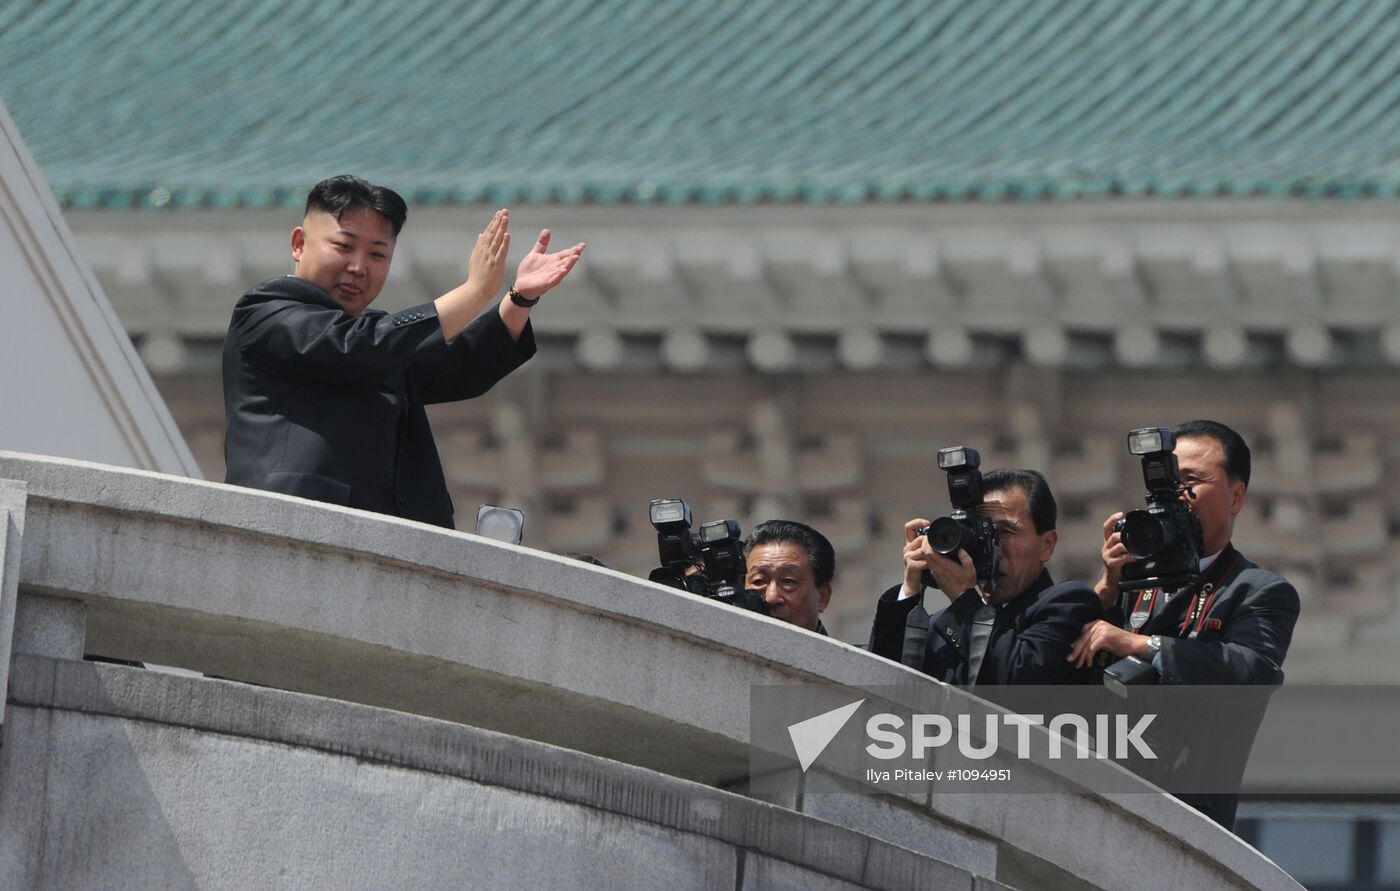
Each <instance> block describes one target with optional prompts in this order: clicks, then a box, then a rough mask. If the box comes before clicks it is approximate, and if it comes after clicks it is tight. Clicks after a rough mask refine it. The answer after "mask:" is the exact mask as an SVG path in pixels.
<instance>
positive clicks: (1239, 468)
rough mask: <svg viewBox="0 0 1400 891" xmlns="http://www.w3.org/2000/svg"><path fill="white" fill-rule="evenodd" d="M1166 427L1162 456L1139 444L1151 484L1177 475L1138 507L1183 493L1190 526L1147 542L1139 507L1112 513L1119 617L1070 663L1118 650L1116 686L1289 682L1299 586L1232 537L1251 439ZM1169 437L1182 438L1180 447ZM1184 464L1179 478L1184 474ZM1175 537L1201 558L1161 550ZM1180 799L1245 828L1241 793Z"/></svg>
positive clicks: (1102, 591)
mask: <svg viewBox="0 0 1400 891" xmlns="http://www.w3.org/2000/svg"><path fill="white" fill-rule="evenodd" d="M1155 429H1156V428H1144V429H1143V430H1141V431H1133V434H1130V437H1129V440H1130V448H1132V443H1133V437H1134V436H1135V435H1139V434H1142V435H1145V436H1146V435H1148V434H1151V432H1152V431H1154V430H1155ZM1157 435H1158V442H1159V446H1157V447H1158V448H1161V451H1160V452H1153V451H1152V450H1151V449H1152V448H1153V446H1151V445H1145V446H1143V447H1142V448H1132V451H1133V452H1134V453H1135V454H1140V455H1143V456H1144V458H1143V469H1144V476H1145V477H1146V478H1147V480H1148V486H1149V490H1151V489H1152V488H1153V480H1154V479H1167V480H1169V484H1168V485H1166V487H1165V489H1164V491H1163V492H1162V493H1161V494H1160V495H1158V496H1152V497H1156V501H1157V503H1156V504H1153V505H1150V506H1149V509H1148V510H1147V511H1134V512H1133V514H1140V515H1143V518H1145V519H1147V520H1149V521H1150V520H1151V519H1152V518H1151V517H1149V516H1146V515H1149V514H1152V513H1154V512H1155V513H1157V514H1158V515H1160V516H1166V515H1167V514H1168V513H1170V511H1169V510H1168V508H1175V509H1176V510H1177V511H1178V512H1180V509H1179V508H1176V501H1177V499H1179V502H1180V504H1184V505H1186V506H1188V507H1189V508H1190V510H1189V511H1184V512H1180V513H1182V514H1184V515H1185V516H1186V517H1187V520H1188V521H1189V523H1188V526H1187V527H1186V528H1185V530H1184V531H1183V532H1181V533H1176V534H1173V533H1172V532H1171V529H1172V528H1173V524H1171V523H1166V522H1165V521H1163V525H1162V527H1161V529H1162V531H1163V532H1165V533H1166V534H1165V535H1163V534H1160V533H1159V534H1158V535H1155V536H1154V535H1151V534H1149V535H1145V536H1140V537H1141V538H1142V539H1144V540H1143V541H1136V540H1135V539H1134V532H1135V531H1136V530H1135V527H1134V525H1133V522H1134V519H1135V518H1134V517H1133V515H1132V514H1130V515H1128V517H1127V518H1126V522H1125V517H1124V515H1123V514H1122V513H1115V514H1114V515H1113V516H1111V517H1109V518H1108V520H1107V521H1106V522H1105V523H1104V527H1103V528H1104V545H1103V551H1102V555H1103V563H1104V574H1103V577H1102V578H1101V579H1099V582H1098V584H1097V585H1096V586H1095V588H1096V590H1097V592H1098V594H1099V597H1100V598H1101V600H1102V603H1103V606H1104V608H1105V610H1107V611H1108V614H1107V615H1106V616H1105V618H1104V619H1102V620H1099V621H1096V622H1092V623H1090V624H1089V625H1087V626H1086V627H1085V628H1084V630H1083V632H1082V633H1081V634H1080V635H1079V639H1078V640H1077V641H1076V642H1075V644H1074V650H1073V652H1071V653H1070V655H1069V660H1070V662H1071V663H1072V664H1073V665H1075V666H1076V667H1085V666H1088V665H1090V664H1091V663H1093V662H1094V661H1095V657H1096V656H1098V655H1099V654H1101V653H1104V654H1109V655H1111V656H1112V657H1114V658H1113V659H1111V660H1107V661H1110V662H1113V664H1112V665H1110V666H1109V667H1108V669H1107V671H1106V672H1105V675H1106V679H1105V683H1109V684H1110V685H1111V684H1115V683H1116V684H1122V685H1130V684H1138V683H1161V684H1211V685H1226V684H1255V685H1265V686H1276V685H1278V684H1281V683H1283V660H1284V656H1285V655H1286V654H1287V652H1288V644H1289V642H1290V641H1291V640H1292V637H1293V626H1294V623H1296V622H1297V620H1298V612H1299V600H1298V592H1297V591H1296V590H1295V589H1294V587H1293V586H1292V585H1291V584H1289V583H1288V582H1287V581H1286V580H1284V579H1283V578H1281V577H1279V576H1278V575H1275V574H1274V573H1272V572H1269V571H1267V570H1264V569H1261V568H1260V567H1258V566H1257V565H1255V564H1254V563H1252V562H1250V561H1249V560H1248V559H1246V558H1245V556H1244V555H1243V554H1241V553H1240V552H1239V551H1237V550H1235V548H1234V546H1233V545H1232V544H1231V543H1230V539H1231V536H1232V534H1233V532H1234V526H1235V518H1236V517H1237V516H1238V515H1239V512H1240V509H1241V508H1242V507H1243V506H1244V499H1245V496H1246V493H1247V491H1248V487H1249V473H1250V455H1249V446H1248V445H1246V444H1245V441H1244V439H1243V437H1241V436H1240V435H1239V434H1238V433H1236V432H1235V431H1234V430H1231V429H1230V428H1229V427H1226V426H1225V425H1224V424H1220V423H1217V422H1215V421H1204V420H1200V421H1190V422H1188V423H1185V424H1182V425H1180V426H1178V427H1176V428H1174V429H1173V430H1166V431H1160V432H1158V434H1157ZM1149 438H1150V437H1149ZM1169 439H1174V440H1175V442H1174V444H1168V442H1167V440H1169ZM1157 456H1161V458H1160V461H1159V458H1158V457H1157ZM1154 461H1158V462H1159V463H1155V464H1154V463H1153V462H1154ZM1173 465H1175V467H1173ZM1177 470H1179V479H1178V478H1175V477H1174V471H1177ZM1176 525H1180V524H1179V523H1178V524H1176ZM1190 527H1194V528H1190ZM1141 529H1143V530H1146V531H1148V532H1151V531H1152V530H1153V529H1154V527H1153V525H1152V522H1146V523H1144V524H1142V525H1141ZM1172 539H1174V540H1178V541H1179V545H1180V547H1181V548H1184V549H1185V550H1186V551H1188V552H1189V553H1187V554H1186V557H1187V558H1189V559H1184V560H1179V559H1177V557H1175V556H1170V555H1168V556H1162V557H1159V556H1155V555H1153V554H1151V553H1150V551H1151V550H1152V546H1154V545H1157V544H1158V543H1160V546H1161V548H1162V549H1163V551H1162V553H1165V552H1166V551H1167V550H1170V549H1172V548H1175V547H1177V544H1174V543H1173V541H1170V540H1172ZM1197 539H1198V541H1197ZM1197 548H1198V550H1197ZM1135 552H1136V553H1135ZM1198 555H1199V556H1198ZM1177 563H1181V564H1182V566H1181V567H1176V566H1175V564H1177ZM1183 569H1184V572H1182V571H1180V570H1183ZM1180 797H1181V799H1182V800H1183V801H1185V802H1187V803H1188V804H1191V805H1193V806H1194V807H1196V808H1197V809H1198V810H1200V811H1202V812H1203V813H1205V814H1206V815H1207V816H1209V817H1211V818H1212V819H1214V820H1215V821H1217V822H1218V823H1220V824H1222V825H1223V826H1225V827H1226V828H1231V827H1233V825H1234V820H1235V809H1236V806H1237V804H1238V796H1237V795H1232V794H1222V793H1212V794H1198V795H1183V796H1180Z"/></svg>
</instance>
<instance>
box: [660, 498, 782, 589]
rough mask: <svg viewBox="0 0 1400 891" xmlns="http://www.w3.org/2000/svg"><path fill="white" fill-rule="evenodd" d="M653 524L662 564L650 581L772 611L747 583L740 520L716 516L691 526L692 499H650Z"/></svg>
mask: <svg viewBox="0 0 1400 891" xmlns="http://www.w3.org/2000/svg"><path fill="white" fill-rule="evenodd" d="M649 513H650V518H651V525H652V526H653V527H654V528H655V529H656V547H657V551H658V553H659V555H660V557H661V565H660V566H659V567H657V568H656V569H653V570H652V571H651V573H650V574H648V575H647V580H648V581H653V582H657V583H658V584H662V585H666V586H667V587H670V588H678V589H680V590H682V591H689V592H690V593H691V594H695V595H696V596H698V597H709V598H711V599H713V600H718V601H719V602H720V603H727V604H729V605H730V606H737V607H741V608H743V609H747V610H752V611H754V612H758V613H762V614H763V615H765V616H766V615H768V611H769V610H768V602H767V601H766V600H764V598H763V594H762V592H760V591H751V590H746V589H745V588H744V542H743V536H742V534H741V533H740V531H739V521H738V520H715V521H713V522H710V523H704V524H701V526H700V531H699V533H695V532H692V531H691V528H690V527H691V525H692V522H693V520H692V515H691V511H690V505H689V504H687V503H686V502H685V501H684V500H683V499H680V498H662V499H657V500H655V501H652V502H651V507H650V508H649Z"/></svg>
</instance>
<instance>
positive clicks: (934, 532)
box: [928, 517, 977, 557]
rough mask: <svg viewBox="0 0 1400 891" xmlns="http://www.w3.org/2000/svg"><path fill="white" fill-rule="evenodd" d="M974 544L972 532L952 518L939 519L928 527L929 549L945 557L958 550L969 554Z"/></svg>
mask: <svg viewBox="0 0 1400 891" xmlns="http://www.w3.org/2000/svg"><path fill="white" fill-rule="evenodd" d="M976 543H977V538H976V536H975V535H973V533H972V530H971V529H969V528H967V527H966V526H964V525H963V524H962V523H960V522H959V521H957V520H955V519H953V518H952V517H939V518H938V519H936V520H934V521H933V523H932V524H930V525H929V527H928V544H929V547H931V548H933V549H934V550H935V551H937V552H938V553H940V554H942V555H944V556H945V557H946V556H949V555H952V554H956V553H957V552H958V551H960V550H967V551H969V552H970V551H971V549H972V547H973V546H974V545H975V544H976Z"/></svg>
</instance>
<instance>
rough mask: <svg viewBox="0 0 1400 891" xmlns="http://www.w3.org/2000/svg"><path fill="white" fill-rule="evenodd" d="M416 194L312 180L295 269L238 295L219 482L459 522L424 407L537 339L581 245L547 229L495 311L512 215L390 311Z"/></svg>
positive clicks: (527, 352)
mask: <svg viewBox="0 0 1400 891" xmlns="http://www.w3.org/2000/svg"><path fill="white" fill-rule="evenodd" d="M407 216H408V208H407V206H406V205H405V204H404V201H403V199H402V198H400V197H399V196H398V195H397V194H396V193H394V192H393V191H391V190H389V189H386V188H383V187H382V186H374V185H371V184H369V183H367V182H365V181H364V180H362V179H359V178H357V177H353V176H336V177H332V178H330V179H326V180H323V181H321V182H319V183H317V184H316V185H315V186H314V187H313V188H312V189H311V192H310V194H309V195H308V196H307V199H306V213H305V216H304V218H303V220H302V224H301V225H300V226H297V227H296V228H295V229H293V230H292V238H291V253H292V259H293V260H294V261H295V262H296V267H295V270H294V272H293V273H292V275H289V276H284V277H282V278H276V279H272V280H271V281H267V282H263V283H262V284H261V285H258V286H257V287H255V288H253V289H252V290H250V291H248V292H247V293H246V294H244V295H243V297H242V299H240V300H239V301H238V304H237V306H236V307H235V308H234V311H233V319H232V321H231V322H230V323H229V329H228V333H227V335H226V336H225V338H224V352H223V377H224V413H225V418H226V421H227V429H226V433H225V439H224V458H225V462H226V465H227V468H228V472H227V476H226V478H225V480H226V482H229V483H234V484H236V485H241V486H250V487H253V488H257V489H266V490H268V491H272V492H281V493H284V494H287V495H298V496H301V497H303V498H312V499H316V500H318V501H327V502H331V503H334V504H340V505H345V506H348V507H355V508H360V509H362V510H371V511H377V512H379V513H384V514H391V515H393V516H398V517H404V518H406V519H411V520H420V521H422V522H425V523H432V524H435V525H438V526H446V527H448V528H451V527H452V513H453V509H452V501H451V498H450V497H449V496H448V493H447V484H446V481H445V480H444V478H443V472H442V465H441V462H440V461H439V458H438V453H437V447H436V445H435V443H434V442H433V435H432V430H431V429H430V428H429V426H428V417H427V413H426V412H425V411H424V408H423V407H424V406H425V405H428V404H430V403H435V402H449V401H454V400H459V399H470V398H472V397H474V396H479V395H481V394H482V393H485V392H486V391H487V390H489V389H490V388H491V387H492V386H493V385H494V384H495V383H496V382H497V381H499V380H500V379H501V378H503V377H505V376H506V375H507V374H509V373H510V372H511V371H513V370H515V369H516V368H518V367H519V366H520V365H521V364H522V363H524V362H525V361H526V360H527V359H529V358H530V356H532V355H533V354H534V352H535V341H534V335H533V333H532V331H531V328H530V307H532V306H534V305H535V303H536V302H538V301H539V298H540V296H541V295H543V294H544V293H545V292H547V291H549V290H550V289H551V288H553V287H554V286H555V285H557V284H558V283H559V282H560V281H562V280H563V278H564V276H565V275H567V274H568V272H569V270H570V269H572V268H573V266H574V264H575V263H576V262H577V261H578V258H579V255H580V254H581V252H582V251H583V247H584V246H583V245H582V244H577V245H574V246H573V247H571V248H567V249H565V250H563V251H559V252H557V253H553V254H550V253H546V249H547V247H548V245H549V231H548V230H545V231H544V232H541V233H540V237H539V239H538V240H537V241H536V243H535V246H534V247H533V248H532V249H531V250H530V252H529V253H527V254H526V255H525V258H524V259H523V260H521V262H520V265H519V267H518V268H517V270H516V280H515V286H514V287H513V288H511V290H510V292H509V295H508V298H509V299H506V300H502V301H501V302H500V304H499V306H498V307H497V308H496V310H495V311H492V312H486V313H484V314H483V313H482V310H484V309H486V307H487V306H488V304H490V302H491V301H492V300H494V299H495V297H496V295H497V293H499V291H500V289H501V285H502V283H503V280H504V276H505V263H506V255H507V252H508V250H509V248H510V235H509V214H508V212H507V211H505V210H500V211H497V212H496V214H495V215H494V216H493V217H492V218H491V222H490V223H489V224H488V225H487V226H486V229H485V230H484V231H482V232H481V233H480V235H479V236H478V237H477V239H476V244H475V246H474V247H473V249H472V252H471V258H470V260H469V263H468V276H467V280H466V281H465V282H463V283H462V284H461V285H459V286H457V287H456V288H453V289H452V290H451V291H449V292H447V293H446V294H444V295H442V296H441V297H439V298H437V299H436V300H434V301H432V302H431V303H424V304H422V305H420V306H415V307H411V308H409V309H405V310H401V311H399V312H396V313H394V314H392V315H390V314H387V313H384V312H382V311H379V310H372V309H370V308H369V306H370V304H371V303H373V302H374V300H375V298H376V297H378V296H379V292H380V290H381V289H382V288H383V287H384V282H385V279H386V278H387V277H388V274H389V265H390V262H391V261H392V259H393V255H394V246H395V243H396V241H397V239H398V235H399V231H400V230H401V229H402V228H403V224H404V221H405V219H406V218H407Z"/></svg>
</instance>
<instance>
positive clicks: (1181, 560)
mask: <svg viewBox="0 0 1400 891" xmlns="http://www.w3.org/2000/svg"><path fill="white" fill-rule="evenodd" d="M1175 448H1176V436H1175V435H1174V434H1173V433H1172V431H1171V430H1169V429H1168V428H1166V427H1141V428H1139V429H1137V430H1132V431H1130V432H1129V433H1128V451H1129V452H1131V453H1132V454H1134V455H1141V456H1142V479H1143V482H1145V483H1146V484H1147V507H1146V508H1145V509H1139V510H1132V511H1128V513H1127V514H1125V515H1124V516H1123V518H1122V519H1121V520H1119V521H1118V522H1117V523H1116V524H1114V527H1113V528H1114V530H1115V531H1117V532H1118V533H1119V535H1120V536H1122V541H1123V547H1125V548H1127V549H1128V553H1129V554H1132V555H1133V560H1132V562H1131V563H1128V564H1127V565H1126V566H1124V567H1123V576H1122V580H1121V581H1119V583H1118V589H1119V590H1120V591H1141V590H1143V589H1144V588H1163V589H1165V590H1168V591H1175V590H1176V589H1178V588H1183V587H1186V586H1188V585H1194V584H1196V583H1197V582H1199V581H1200V580H1201V569H1200V564H1201V548H1202V534H1201V521H1200V518H1199V517H1197V516H1196V512H1195V511H1193V510H1192V509H1191V508H1190V507H1189V506H1187V505H1186V504H1185V503H1183V502H1182V500H1181V494H1182V492H1183V491H1184V488H1185V487H1184V486H1182V484H1181V468H1180V467H1179V466H1178V464H1177V462H1176V454H1175V453H1174V452H1173V450H1174V449H1175Z"/></svg>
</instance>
